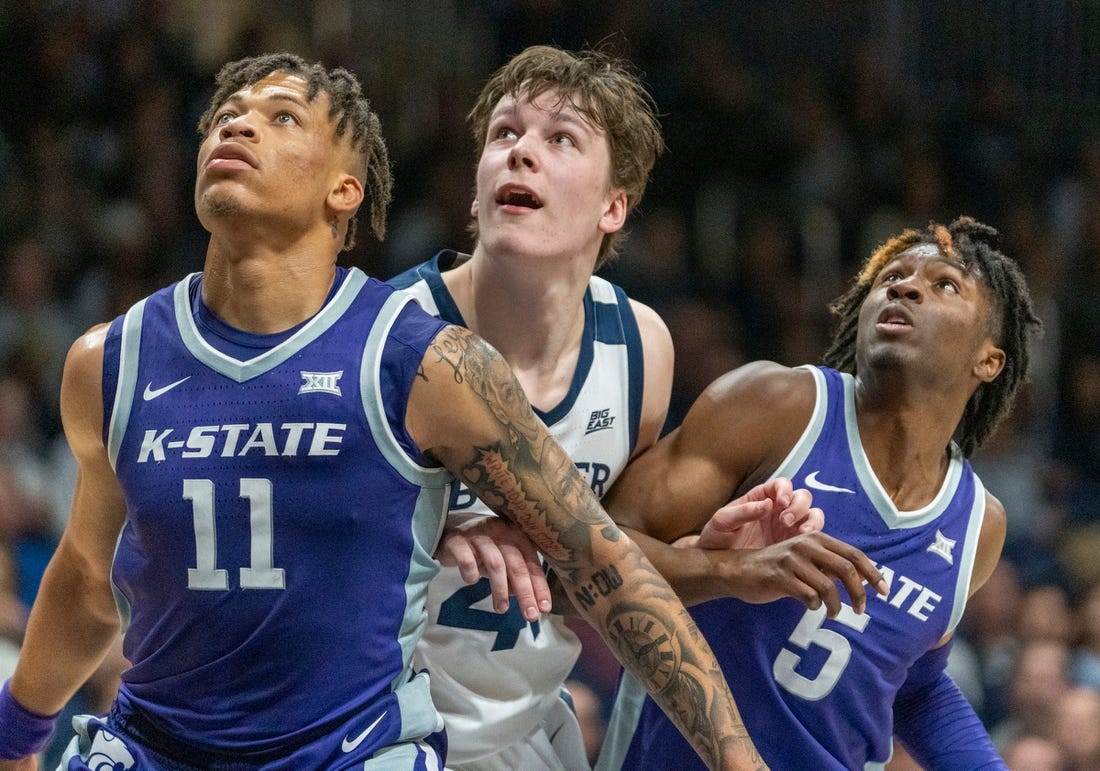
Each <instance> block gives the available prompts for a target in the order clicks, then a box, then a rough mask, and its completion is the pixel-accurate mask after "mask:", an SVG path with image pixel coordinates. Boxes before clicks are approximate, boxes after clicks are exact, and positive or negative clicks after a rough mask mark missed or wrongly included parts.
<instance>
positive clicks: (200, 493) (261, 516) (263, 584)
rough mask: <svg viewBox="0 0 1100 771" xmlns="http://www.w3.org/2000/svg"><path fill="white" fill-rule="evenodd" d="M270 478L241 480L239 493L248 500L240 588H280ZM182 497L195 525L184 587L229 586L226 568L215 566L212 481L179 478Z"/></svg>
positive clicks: (282, 581) (283, 580)
mask: <svg viewBox="0 0 1100 771" xmlns="http://www.w3.org/2000/svg"><path fill="white" fill-rule="evenodd" d="M271 490H272V488H271V480H270V479H242V480H241V485H240V496H241V497H242V498H244V499H245V500H247V501H248V505H249V506H248V522H249V529H250V535H251V538H250V546H249V566H248V567H242V568H241V569H240V585H241V588H242V589H284V588H286V576H285V574H284V571H283V569H282V568H277V567H274V566H273V562H274V557H273V554H272V540H273V534H272V529H273V528H272V521H273V515H272V511H271V505H272V498H273V496H272V492H271ZM183 499H184V500H185V501H191V516H192V521H193V523H194V527H195V567H193V568H188V569H187V588H188V589H198V590H214V591H218V590H223V591H224V590H227V589H229V571H227V570H226V569H225V568H219V567H218V534H217V528H216V527H215V519H214V482H213V481H212V480H209V479H185V480H183Z"/></svg>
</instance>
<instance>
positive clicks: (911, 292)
mask: <svg viewBox="0 0 1100 771" xmlns="http://www.w3.org/2000/svg"><path fill="white" fill-rule="evenodd" d="M886 296H887V297H888V298H890V299H891V300H896V299H898V298H899V297H904V298H905V299H907V300H912V301H913V302H920V300H921V296H922V295H921V290H920V286H919V285H918V284H917V279H916V277H915V276H907V277H906V278H903V279H899V280H898V281H895V282H894V283H892V284H889V285H888V286H887V287H886Z"/></svg>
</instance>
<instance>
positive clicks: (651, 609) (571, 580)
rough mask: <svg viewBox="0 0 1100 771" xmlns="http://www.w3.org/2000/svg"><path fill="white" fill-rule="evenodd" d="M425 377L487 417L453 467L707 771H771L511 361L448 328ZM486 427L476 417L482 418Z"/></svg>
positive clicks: (681, 612)
mask: <svg viewBox="0 0 1100 771" xmlns="http://www.w3.org/2000/svg"><path fill="white" fill-rule="evenodd" d="M430 355H432V356H434V357H435V361H434V362H429V365H428V366H427V367H425V369H424V370H423V372H422V375H421V376H422V377H424V379H425V380H428V381H430V380H431V379H432V378H433V377H444V376H445V377H448V378H453V382H454V383H456V384H459V385H462V386H464V387H465V388H468V389H469V391H470V392H471V393H472V394H473V397H474V402H475V403H476V404H477V406H478V409H477V410H476V412H478V413H479V414H484V415H486V416H488V421H487V423H488V424H489V426H490V429H489V430H488V431H487V432H484V433H483V434H479V435H484V436H487V437H488V438H487V440H486V441H483V442H479V443H477V444H476V445H474V446H470V447H466V448H461V449H459V450H458V451H456V452H455V453H454V454H452V455H449V456H448V458H447V459H446V460H447V466H448V468H450V469H451V471H452V472H454V473H456V474H457V475H459V476H460V477H461V478H462V480H463V481H464V482H466V484H467V485H468V486H469V487H470V489H471V490H473V491H474V492H475V493H476V494H477V495H478V497H480V498H481V499H482V500H483V501H485V502H486V504H488V505H489V506H490V507H491V508H492V509H493V510H494V511H496V512H497V513H498V514H500V515H502V516H505V517H508V518H509V519H511V520H513V521H514V522H516V523H518V524H519V525H520V526H521V527H522V528H523V530H524V531H525V532H526V533H527V535H528V537H530V538H531V539H532V540H533V541H534V543H535V544H536V546H537V547H538V548H539V550H540V551H541V552H542V554H543V555H544V556H545V557H546V559H547V560H548V561H549V562H550V564H551V566H552V567H553V569H554V571H555V572H556V573H557V576H558V579H559V580H560V581H561V583H562V586H563V588H564V590H565V591H566V592H567V593H568V596H569V597H570V599H571V600H572V602H573V604H574V605H575V606H576V608H577V609H578V610H579V611H580V612H581V613H582V615H584V616H585V618H586V619H587V620H588V621H589V622H590V623H592V624H593V626H594V627H595V628H596V629H597V631H599V632H600V634H601V635H602V636H603V637H604V639H605V640H607V641H608V643H609V645H610V647H611V649H612V651H613V652H614V653H615V655H616V656H617V658H618V659H619V660H620V661H621V662H622V664H623V666H624V667H626V669H628V670H629V671H630V672H632V673H633V674H634V675H635V676H636V677H638V678H639V679H640V680H641V681H642V682H643V683H645V685H646V687H647V689H648V690H649V692H650V693H651V694H652V695H653V697H654V698H655V699H656V700H657V702H658V704H660V705H661V707H662V709H664V711H665V713H666V714H668V715H669V717H670V718H671V719H672V720H673V722H675V723H676V725H677V727H678V728H679V729H680V730H681V732H683V734H684V735H685V736H686V737H687V739H688V740H689V741H690V742H691V743H692V745H693V746H694V747H695V749H696V751H697V752H698V753H699V754H700V756H701V757H702V758H703V760H704V761H706V763H707V765H708V766H709V767H711V768H739V769H747V768H763V767H764V765H763V763H762V761H761V760H760V757H759V755H758V754H757V752H756V748H755V746H754V745H753V743H752V741H751V739H750V738H749V736H748V733H747V732H746V730H745V726H744V724H743V722H742V721H741V718H740V715H739V713H738V711H737V706H736V704H734V701H733V696H732V695H731V694H730V692H729V688H728V687H727V685H726V682H725V680H724V678H723V676H722V672H721V669H720V668H719V666H718V662H717V661H716V660H715V658H714V654H713V653H712V652H711V650H710V647H709V646H708V645H707V644H706V641H705V640H703V638H702V635H701V634H700V633H699V631H698V629H697V628H696V627H695V624H694V622H693V621H692V619H691V616H690V615H689V614H688V613H687V611H686V610H685V609H684V606H683V604H682V603H681V602H680V601H679V599H678V598H677V597H676V595H675V594H674V593H673V592H672V589H671V588H670V587H669V585H668V583H667V582H666V581H665V580H664V579H663V578H662V577H661V575H660V574H659V573H657V571H656V570H655V569H654V568H653V566H652V564H650V562H649V561H648V560H647V559H646V558H645V556H644V555H643V554H642V552H641V550H640V549H639V548H638V546H637V545H636V544H634V542H633V541H632V540H630V539H629V538H626V537H624V536H623V534H622V533H621V531H620V530H619V529H618V528H617V527H616V526H615V525H614V523H612V522H611V520H610V519H609V518H608V517H607V515H606V513H605V512H604V511H603V509H602V508H601V507H600V505H599V502H598V501H597V500H596V497H595V495H594V493H593V492H592V490H591V489H590V488H589V486H588V484H587V483H586V482H585V480H584V478H583V477H582V476H581V474H580V473H579V472H578V471H577V469H576V466H575V465H574V464H573V461H572V460H571V459H570V458H569V456H568V455H567V454H566V453H565V451H564V450H563V449H562V448H561V447H560V446H559V445H558V444H557V443H556V442H555V441H554V440H553V439H552V438H551V437H550V435H549V433H548V432H547V430H546V428H545V426H543V424H542V423H541V421H539V419H538V418H537V417H536V416H535V414H534V412H533V411H532V410H531V407H530V404H529V403H528V401H527V397H526V396H525V395H524V393H523V390H522V388H521V386H520V384H519V382H518V381H517V380H516V378H515V376H514V375H513V373H512V371H511V369H510V368H509V367H508V365H507V363H506V362H505V361H504V359H503V358H502V357H501V356H500V355H499V354H498V353H496V352H495V351H494V350H493V349H492V348H491V347H489V346H488V345H486V344H484V343H483V342H482V341H480V339H479V338H477V337H476V336H475V335H472V334H471V333H469V332H468V331H466V330H463V329H460V328H447V329H445V330H443V331H442V332H440V334H439V336H438V337H437V338H436V340H435V342H434V343H433V347H432V351H431V354H430ZM478 420H479V422H480V418H479V419H478Z"/></svg>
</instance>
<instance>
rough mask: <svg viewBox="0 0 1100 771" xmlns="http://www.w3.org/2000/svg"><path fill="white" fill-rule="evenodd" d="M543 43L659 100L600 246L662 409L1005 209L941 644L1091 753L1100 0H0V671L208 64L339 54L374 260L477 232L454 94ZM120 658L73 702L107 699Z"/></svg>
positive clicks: (1099, 476)
mask: <svg viewBox="0 0 1100 771" xmlns="http://www.w3.org/2000/svg"><path fill="white" fill-rule="evenodd" d="M534 43H552V44H557V45H560V46H562V47H565V48H569V49H577V48H581V47H587V46H601V47H604V48H607V49H609V50H611V51H613V52H616V53H618V54H619V55H621V56H623V57H625V58H627V59H629V60H630V61H632V62H633V63H634V65H635V66H636V67H637V69H638V71H639V72H640V73H641V74H642V76H643V79H644V81H645V83H646V84H647V86H648V87H649V89H650V90H651V92H652V94H653V96H654V98H655V100H656V103H657V105H658V108H659V111H660V113H661V122H662V125H663V128H664V131H665V136H666V139H667V142H668V146H669V149H668V152H667V153H666V154H665V155H664V156H663V157H662V158H661V159H660V160H659V161H658V165H657V168H656V169H655V171H654V174H653V176H652V181H651V184H650V187H649V191H648V192H647V194H646V197H645V199H644V200H643V202H642V205H641V207H640V209H639V211H638V213H637V215H636V216H635V217H634V218H633V219H632V221H631V222H630V225H629V230H630V236H629V238H628V240H627V243H626V245H625V248H624V251H623V254H622V256H621V257H620V258H619V259H618V261H617V262H615V263H614V264H612V265H610V266H608V268H606V269H605V270H604V273H605V274H606V275H607V277H608V278H611V279H612V280H614V281H616V282H618V283H620V284H621V285H623V286H624V287H625V288H626V289H627V290H628V291H629V292H630V293H631V294H633V295H634V296H635V297H637V298H639V299H641V300H642V301H644V302H647V303H649V304H651V305H652V306H654V307H655V308H656V309H657V310H658V311H659V312H661V313H662V315H663V316H664V318H665V320H666V321H667V323H668V325H669V327H670V329H671V330H672V334H673V338H674V341H675V344H676V349H677V358H676V381H675V385H674V390H675V393H674V397H673V404H672V410H671V414H670V418H669V426H670V427H671V426H673V425H675V424H676V423H677V421H678V420H679V419H680V418H681V417H682V415H683V413H684V411H685V410H686V408H687V406H688V405H689V404H690V403H691V401H692V399H693V398H694V397H695V396H696V395H697V394H698V393H699V391H700V390H701V389H702V388H703V387H704V386H705V385H706V384H707V383H708V382H710V380H712V379H713V378H714V377H716V376H717V375H719V374H721V373H722V372H724V371H726V370H728V369H730V368H732V367H734V366H737V365H738V364H740V363H742V362H745V361H748V360H751V359H757V358H768V359H773V360H776V361H779V362H782V363H785V364H799V363H804V362H815V361H818V360H819V358H820V356H821V353H822V352H823V350H824V347H825V343H826V340H827V338H828V335H829V332H830V322H829V315H828V311H827V305H828V302H829V301H830V300H832V299H833V298H834V297H835V296H836V295H838V294H839V293H840V291H841V290H842V288H843V287H844V285H845V284H846V282H847V281H848V280H849V279H850V278H851V277H852V275H853V274H854V272H855V270H856V267H857V266H858V264H859V262H860V261H861V260H862V259H863V258H865V257H866V256H867V255H868V254H869V253H870V251H871V249H872V248H873V247H874V246H876V245H877V244H879V243H881V242H882V241H883V240H885V238H886V237H888V236H889V235H891V234H894V233H896V232H898V231H899V230H901V229H902V228H904V227H917V228H920V227H923V226H924V225H926V224H927V223H928V222H929V221H930V220H933V219H934V220H937V221H941V222H947V221H950V220H951V219H953V218H955V217H956V216H958V215H960V214H967V215H971V216H974V217H977V218H978V219H980V220H982V221H984V222H986V223H988V224H990V225H993V226H994V227H996V228H998V229H999V230H1000V231H1001V232H1002V234H1003V237H1004V240H1003V245H1002V249H1003V251H1004V252H1005V253H1007V254H1009V255H1010V256H1012V257H1014V258H1015V259H1017V260H1018V261H1019V263H1020V265H1021V266H1022V268H1023V270H1024V272H1025V273H1026V275H1027V277H1028V279H1029V282H1030V286H1031V292H1032V295H1033V297H1034V299H1035V301H1036V303H1037V306H1038V308H1039V309H1040V313H1041V315H1042V317H1043V320H1044V322H1045V326H1046V334H1045V336H1044V337H1043V338H1042V339H1041V340H1039V341H1038V342H1037V343H1036V345H1035V348H1034V356H1035V363H1034V367H1033V371H1034V378H1033V382H1032V383H1031V384H1029V386H1028V387H1027V389H1026V391H1025V392H1024V393H1023V394H1022V398H1021V399H1020V400H1019V404H1018V407H1017V409H1016V411H1015V413H1014V414H1013V415H1012V417H1011V419H1010V420H1009V421H1008V422H1007V423H1006V424H1005V425H1003V426H1002V427H1001V428H1000V430H999V431H998V432H997V434H996V436H995V437H994V438H993V440H992V441H991V442H990V443H989V445H988V446H987V447H985V448H983V449H982V450H981V451H980V452H979V454H978V456H977V457H976V458H975V459H974V465H975V467H976V468H977V469H978V471H979V473H980V474H981V476H982V478H983V480H984V481H985V483H986V486H987V487H988V488H989V489H990V490H991V491H993V492H994V494H996V495H997V496H998V497H999V498H1000V499H1001V500H1002V501H1003V502H1004V504H1005V507H1006V509H1007V510H1008V514H1009V520H1010V521H1009V533H1008V543H1007V544H1006V549H1005V557H1004V559H1003V561H1002V564H1001V566H1000V567H999V568H998V570H997V572H996V573H995V575H994V577H993V579H992V580H991V581H990V583H989V585H988V586H987V587H986V588H984V589H983V590H982V591H981V592H980V593H979V594H978V595H977V596H976V597H975V598H974V599H973V600H972V602H971V603H970V605H969V607H968V609H967V616H966V618H965V620H964V625H963V628H962V629H961V632H960V635H959V638H960V639H959V644H958V645H957V646H956V650H955V651H954V652H953V654H952V663H951V668H952V673H953V674H954V675H955V677H956V679H957V681H958V682H959V683H960V685H961V687H962V688H963V690H964V692H965V693H966V694H967V696H968V697H969V698H970V699H971V701H972V702H973V703H974V705H975V707H976V708H977V710H978V712H979V714H980V715H981V717H982V718H983V720H984V721H985V722H986V725H987V726H988V727H989V728H990V730H991V732H992V733H993V735H994V737H995V739H996V740H997V742H998V744H999V746H1000V747H1001V749H1002V751H1003V752H1005V754H1006V756H1007V757H1009V759H1010V763H1012V764H1013V767H1014V768H1029V769H1037V768H1052V769H1063V768H1073V769H1098V768H1100V302H1098V296H1100V4H1098V3H1095V2H1091V0H1085V1H1081V0H972V1H970V2H957V1H956V0H922V2H906V1H904V0H862V1H861V0H785V1H784V2H770V1H768V0H739V2H725V1H724V0H698V1H697V2H691V3H680V2H675V1H674V0H631V1H630V2H615V1H612V0H608V1H606V2H595V3H594V2H590V1H589V0H526V1H522V0H517V1H515V2H509V1H508V0H468V1H466V2H461V1H460V0H434V1H431V2H429V1H428V0H363V1H362V2H355V1H354V0H314V2H298V1H296V0H255V1H254V2H253V1H246V0H226V1H225V2H216V1H215V0H210V1H209V2H203V1H200V0H149V1H148V2H141V1H140V0H83V1H81V0H68V1H65V0H2V1H0V63H2V65H3V68H2V73H3V77H0V678H2V677H6V676H7V674H8V673H9V672H10V669H11V667H12V666H13V664H14V660H15V657H16V656H17V655H18V650H19V642H20V639H21V635H22V630H23V627H24V624H25V620H26V612H27V609H28V607H29V606H30V603H31V602H32V600H33V598H34V594H35V591H36V588H37V583H38V580H39V577H40V575H41V571H42V569H43V567H44V565H45V562H46V560H48V558H49V555H50V553H51V552H52V550H53V548H54V546H55V544H56V541H57V538H58V536H59V534H60V531H61V529H62V528H63V526H64V523H65V520H66V518H67V515H68V506H69V501H70V493H71V489H72V484H73V481H74V480H73V476H74V472H73V464H72V460H71V457H70V456H69V453H68V450H67V448H66V446H65V443H64V440H63V438H62V437H61V435H60V425H59V417H58V385H59V376H60V372H61V365H62V362H63V360H64V356H65V353H66V351H67V349H68V346H69V344H70V343H71V342H72V341H73V340H74V339H75V337H76V336H77V335H79V334H80V333H81V332H82V331H84V330H85V329H86V328H87V327H88V326H90V325H91V324H93V323H96V322H99V321H103V320H108V319H110V318H112V317H113V316H115V315H116V314H118V313H121V312H122V311H124V310H125V309H126V308H127V307H128V306H129V305H130V304H131V303H132V302H133V301H135V300H137V299H139V298H140V297H142V296H144V295H145V294H147V293H149V292H150V291H152V290H154V289H157V288H159V287H161V286H163V285H165V284H167V283H169V282H171V281H173V280H175V279H177V278H179V277H181V276H182V275H183V274H184V273H187V272H190V271H192V270H197V269H199V268H200V267H201V265H202V259H203V253H204V249H205V243H206V234H205V232H204V231H202V229H201V227H200V226H199V224H198V222H197V220H196V218H195V216H194V210H193V204H192V187H193V180H194V165H193V164H194V157H195V152H196V150H197V144H198V137H197V134H196V131H195V124H196V121H197V119H198V117H199V115H200V114H201V112H202V111H203V109H204V107H205V105H206V101H207V99H208V97H209V95H210V93H211V92H212V82H213V76H214V74H215V73H216V71H217V69H218V68H219V67H220V66H221V64H223V63H224V62H226V61H228V60H231V59H236V58H239V57H241V56H247V55H254V54H258V53H263V52H267V51H275V50H293V51H295V52H298V53H300V54H302V55H303V56H305V57H306V58H310V59H321V60H323V61H324V62H325V63H326V64H328V65H330V66H335V65H341V66H345V67H347V68H349V69H351V70H353V71H354V72H356V73H357V74H358V75H359V77H360V79H361V80H362V81H363V84H364V87H365V90H366V92H367V94H368V95H369V96H370V98H371V99H372V102H373V105H374V108H375V109H376V110H377V111H378V113H379V114H380V116H381V118H382V121H383V128H384V132H385V135H386V138H387V141H388V143H389V147H390V152H391V159H392V161H393V167H394V174H395V178H396V190H395V200H394V205H393V207H392V210H391V214H390V220H389V227H390V232H389V236H388V238H387V239H386V241H385V242H384V243H382V244H378V243H375V242H372V241H371V240H370V239H369V238H368V237H367V236H366V235H364V236H362V237H361V238H360V243H359V244H358V246H357V247H356V249H355V251H354V252H352V253H350V254H347V255H345V258H346V262H347V264H349V265H350V264H355V265H358V266H360V267H362V268H364V269H365V270H367V272H368V273H370V274H372V275H376V276H379V277H381V278H387V277H389V276H390V275H393V274H394V273H396V272H398V271H399V270H401V269H403V268H405V267H407V266H409V265H411V264H413V263H416V262H419V261H421V260H423V259H426V258H427V257H429V256H431V255H432V254H433V253H434V252H435V251H436V250H438V249H439V248H442V247H452V248H458V249H469V248H470V247H471V244H470V239H469V236H468V234H467V232H466V225H467V221H468V215H469V202H470V199H471V197H472V196H471V193H472V189H473V170H474V165H475V163H476V157H477V152H476V151H477V147H476V145H475V143H474V140H473V138H472V137H471V136H470V134H469V131H468V129H467V126H466V123H465V113H466V111H467V109H468V108H469V106H470V105H471V104H472V102H473V99H474V96H475V95H476V93H477V91H478V90H479V88H480V86H481V84H482V82H483V81H484V79H485V78H486V77H487V76H488V75H489V73H491V72H492V71H493V70H494V69H495V68H496V67H498V66H499V65H500V64H501V63H503V61H504V60H506V59H507V58H508V57H509V56H511V55H512V54H515V53H517V52H518V51H519V50H521V49H522V48H523V47H525V46H527V45H530V44H534ZM580 631H581V633H582V636H583V637H584V638H585V639H586V641H587V642H588V645H587V646H586V653H585V656H584V657H583V658H582V660H581V662H580V664H579V665H578V667H577V670H576V672H575V676H576V686H577V687H576V690H577V692H578V694H580V695H579V696H578V708H579V709H580V710H581V711H583V712H584V713H585V715H587V716H590V717H591V721H592V722H591V723H590V724H589V725H590V726H591V727H592V737H593V742H594V744H598V741H599V724H600V721H601V720H602V717H603V716H604V715H605V714H606V710H607V708H608V706H609V701H608V700H609V699H610V696H611V693H612V691H613V689H614V683H615V679H616V676H617V672H618V669H617V666H616V665H615V664H614V662H613V661H610V660H609V659H608V658H607V657H606V655H605V652H604V651H602V650H601V649H600V647H599V646H598V645H597V644H596V643H595V642H592V641H591V635H589V634H587V633H586V632H585V630H583V629H581V630H580ZM123 665H124V662H123V661H122V659H121V654H119V656H117V657H113V658H112V659H111V660H110V661H108V662H107V664H105V666H104V668H103V671H102V672H101V674H100V676H97V677H96V678H95V679H93V681H91V682H90V683H89V684H88V686H86V688H85V689H84V690H83V691H82V692H81V694H80V695H79V696H78V698H77V699H76V700H75V701H74V704H73V709H74V710H77V709H79V710H97V709H103V708H104V705H105V704H107V703H109V700H110V698H111V696H112V694H113V689H114V688H115V687H116V683H117V673H118V670H119V668H120V667H121V666H123ZM64 732H65V733H67V730H66V731H64ZM1044 764H1045V765H1044Z"/></svg>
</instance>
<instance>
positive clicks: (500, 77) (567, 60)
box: [466, 46, 665, 268]
mask: <svg viewBox="0 0 1100 771" xmlns="http://www.w3.org/2000/svg"><path fill="white" fill-rule="evenodd" d="M550 91H555V92H557V96H558V100H559V101H558V104H557V106H558V107H561V106H569V107H571V108H573V109H575V110H576V111H577V112H578V113H579V114H580V115H581V116H582V117H583V118H584V119H585V120H586V121H588V123H590V124H591V125H592V126H595V127H596V128H597V129H599V130H600V131H603V132H605V133H606V135H607V144H608V148H609V150H610V156H611V184H612V185H613V186H615V187H621V188H622V189H623V191H624V192H625V193H626V208H627V212H630V211H633V209H634V207H635V206H637V205H638V203H639V202H640V201H641V200H642V195H643V194H644V193H645V189H646V184H647V183H648V181H649V173H650V171H652V169H653V165H654V164H655V163H656V162H657V156H659V155H660V154H661V153H662V152H663V151H664V147H665V144H664V139H663V138H662V137H661V127H660V124H659V123H658V121H657V113H656V107H655V104H654V102H653V98H652V97H651V96H650V94H649V92H648V91H646V89H645V86H644V85H643V84H642V81H641V79H640V77H639V76H638V74H637V73H636V72H635V71H634V69H633V68H632V66H631V65H630V63H629V62H627V61H626V60H623V59H619V58H617V57H615V56H613V55H611V54H609V53H606V52H604V51H600V50H595V49H589V50H585V51H581V52H577V53H573V52H570V51H563V50H562V49H560V48H555V47H553V46H531V47H530V48H527V49H525V50H524V51H522V52H521V53H519V54H517V55H516V56H514V57H513V58H512V59H511V60H509V62H508V63H507V64H505V65H504V66H503V67H501V68H500V69H499V70H497V71H496V72H495V73H494V74H493V75H492V77H490V78H489V80H488V82H486V84H485V86H484V87H483V88H482V90H481V94H480V95H479V96H478V99H477V103H476V104H475V105H474V107H473V109H471V110H470V113H469V115H467V116H466V118H467V120H468V121H469V123H470V129H471V131H472V132H473V135H474V141H475V142H476V143H477V146H478V148H479V149H481V148H484V147H485V143H486V141H487V138H488V128H489V120H490V118H491V117H492V113H493V110H494V109H496V106H497V104H498V103H499V102H500V100H501V99H503V98H504V97H505V96H511V97H513V98H515V99H517V100H519V99H520V98H524V99H528V100H533V99H536V98H538V97H539V96H541V95H542V94H545V93H547V92H550ZM476 227H477V223H476V221H475V222H474V223H473V224H472V225H471V232H472V234H473V235H474V237H475V238H476V237H477V230H476ZM624 237H625V233H624V232H623V231H621V230H620V231H618V232H616V233H612V234H610V235H608V236H607V237H605V238H604V239H603V241H602V242H601V243H600V251H599V256H598V257H597V260H596V268H599V267H601V266H602V265H604V264H606V263H607V261H608V260H610V259H612V258H613V257H614V256H615V254H616V253H617V252H618V249H619V247H620V246H621V244H622V241H623V238H624Z"/></svg>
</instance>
